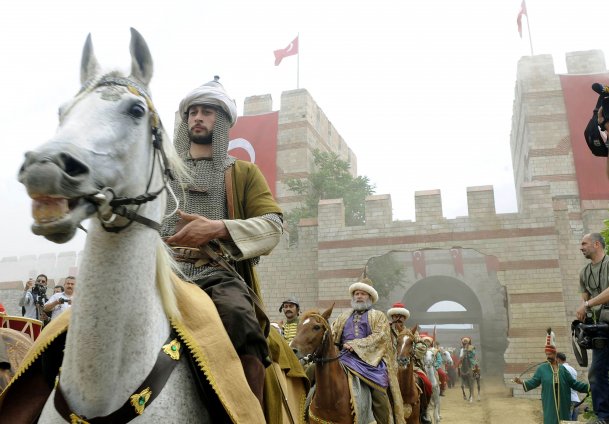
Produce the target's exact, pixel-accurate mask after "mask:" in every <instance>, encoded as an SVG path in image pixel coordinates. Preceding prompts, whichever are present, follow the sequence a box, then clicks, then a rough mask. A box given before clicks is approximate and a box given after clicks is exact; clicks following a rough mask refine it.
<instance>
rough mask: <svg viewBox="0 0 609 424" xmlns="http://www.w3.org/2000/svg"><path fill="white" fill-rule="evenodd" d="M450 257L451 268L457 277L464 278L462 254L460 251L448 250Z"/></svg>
mask: <svg viewBox="0 0 609 424" xmlns="http://www.w3.org/2000/svg"><path fill="white" fill-rule="evenodd" d="M450 256H452V258H453V267H454V268H455V273H456V274H457V275H463V276H465V273H464V272H463V253H462V252H461V249H450Z"/></svg>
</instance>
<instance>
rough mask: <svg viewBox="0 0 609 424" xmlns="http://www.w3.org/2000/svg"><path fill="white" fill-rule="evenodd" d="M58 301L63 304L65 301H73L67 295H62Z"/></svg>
mask: <svg viewBox="0 0 609 424" xmlns="http://www.w3.org/2000/svg"><path fill="white" fill-rule="evenodd" d="M57 301H58V302H59V303H60V304H63V303H68V304H70V303H71V302H72V301H71V300H70V299H68V298H67V297H60V298H59V299H58V300H57Z"/></svg>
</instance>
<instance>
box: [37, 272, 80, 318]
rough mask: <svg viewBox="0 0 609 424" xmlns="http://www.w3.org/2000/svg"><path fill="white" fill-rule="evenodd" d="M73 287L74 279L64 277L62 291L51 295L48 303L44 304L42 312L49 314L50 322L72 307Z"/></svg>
mask: <svg viewBox="0 0 609 424" xmlns="http://www.w3.org/2000/svg"><path fill="white" fill-rule="evenodd" d="M75 285H76V277H72V276H69V277H66V279H65V281H64V283H63V288H64V291H63V292H59V293H55V294H53V296H51V298H50V299H49V301H48V302H47V303H45V304H44V310H45V311H46V312H51V320H53V319H55V318H57V317H58V316H59V315H61V313H62V312H63V311H65V310H66V309H68V308H69V307H71V306H72V298H73V296H74V286H75Z"/></svg>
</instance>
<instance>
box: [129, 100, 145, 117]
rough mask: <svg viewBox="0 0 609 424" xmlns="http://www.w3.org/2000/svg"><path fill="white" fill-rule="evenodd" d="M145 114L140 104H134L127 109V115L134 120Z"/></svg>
mask: <svg viewBox="0 0 609 424" xmlns="http://www.w3.org/2000/svg"><path fill="white" fill-rule="evenodd" d="M145 113H146V109H144V106H143V105H142V104H141V103H134V104H132V105H131V107H130V108H129V115H131V116H133V117H134V118H141V117H142V116H144V114H145Z"/></svg>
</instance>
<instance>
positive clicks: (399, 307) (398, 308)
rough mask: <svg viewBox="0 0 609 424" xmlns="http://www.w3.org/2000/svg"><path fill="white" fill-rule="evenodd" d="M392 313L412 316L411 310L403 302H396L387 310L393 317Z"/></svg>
mask: <svg viewBox="0 0 609 424" xmlns="http://www.w3.org/2000/svg"><path fill="white" fill-rule="evenodd" d="M392 315H403V316H405V317H406V319H408V318H410V311H409V310H408V309H406V308H405V307H404V304H403V303H400V302H396V303H394V304H393V306H392V307H391V308H389V310H388V311H387V316H388V317H391V316H392Z"/></svg>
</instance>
